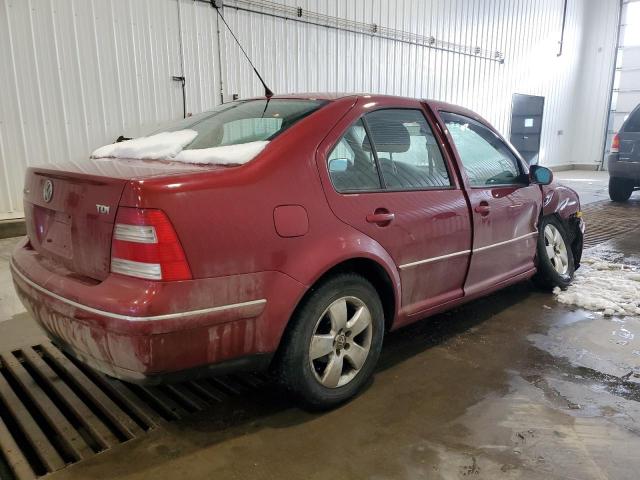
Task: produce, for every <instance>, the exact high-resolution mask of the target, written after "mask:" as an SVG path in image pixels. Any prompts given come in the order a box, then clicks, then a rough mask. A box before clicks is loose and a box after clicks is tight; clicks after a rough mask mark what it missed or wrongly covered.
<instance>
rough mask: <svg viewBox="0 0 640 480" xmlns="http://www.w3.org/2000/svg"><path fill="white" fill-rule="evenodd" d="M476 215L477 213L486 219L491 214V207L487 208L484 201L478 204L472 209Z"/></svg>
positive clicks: (486, 203)
mask: <svg viewBox="0 0 640 480" xmlns="http://www.w3.org/2000/svg"><path fill="white" fill-rule="evenodd" d="M473 210H474V211H475V212H476V213H479V214H480V215H482V216H483V217H486V216H487V215H489V213H490V212H491V207H490V206H489V202H485V201H484V200H483V201H482V202H480V203H479V204H478V206H477V207H476V208H474V209H473Z"/></svg>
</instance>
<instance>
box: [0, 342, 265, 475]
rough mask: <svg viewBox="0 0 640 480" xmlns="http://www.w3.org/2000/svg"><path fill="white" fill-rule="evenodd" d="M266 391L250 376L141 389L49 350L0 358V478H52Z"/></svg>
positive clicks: (46, 346) (0, 355)
mask: <svg viewBox="0 0 640 480" xmlns="http://www.w3.org/2000/svg"><path fill="white" fill-rule="evenodd" d="M264 383H265V380H264V379H263V378H261V377H258V376H254V375H250V374H247V375H234V376H233V377H221V378H211V379H204V380H198V381H195V382H183V383H180V384H175V385H163V386H157V387H141V386H137V385H131V384H127V383H124V382H120V381H118V380H114V379H111V378H108V377H105V376H104V375H101V374H99V373H97V372H95V371H93V370H91V369H89V368H87V367H86V366H84V365H82V364H80V363H79V362H77V361H76V360H75V359H73V358H71V357H68V356H66V355H65V354H64V353H63V352H62V351H60V350H59V349H58V348H56V346H55V345H53V344H52V343H50V342H44V343H41V344H39V345H35V346H33V347H26V348H22V349H19V350H14V351H11V352H4V353H0V478H2V479H3V480H4V479H5V477H8V478H11V477H14V478H18V479H20V480H22V479H27V478H36V477H39V476H42V475H46V474H47V473H51V472H55V471H57V470H60V469H62V468H64V467H65V466H67V465H70V464H73V463H76V462H78V461H80V460H83V459H86V458H88V457H91V456H93V455H95V454H97V453H99V452H102V451H104V450H107V449H109V448H111V447H112V446H114V445H117V444H120V443H123V442H126V441H127V440H130V439H132V438H135V437H137V436H140V435H142V434H144V433H145V432H146V431H148V430H150V429H153V428H154V427H156V426H157V425H159V424H160V423H162V422H166V421H171V420H175V419H179V418H182V417H185V416H187V415H189V414H191V413H194V412H197V411H200V410H204V409H205V408H208V407H210V406H212V405H214V404H217V403H220V402H222V401H224V400H225V399H227V398H229V397H233V396H237V395H239V394H241V393H245V392H247V391H250V390H253V389H256V388H258V387H260V386H262V385H264Z"/></svg>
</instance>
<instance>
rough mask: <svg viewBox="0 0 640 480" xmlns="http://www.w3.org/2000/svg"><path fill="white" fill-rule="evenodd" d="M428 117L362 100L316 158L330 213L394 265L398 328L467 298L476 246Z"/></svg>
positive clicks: (409, 105) (418, 110) (405, 106)
mask: <svg viewBox="0 0 640 480" xmlns="http://www.w3.org/2000/svg"><path fill="white" fill-rule="evenodd" d="M363 104H364V105H363ZM371 110H373V111H371ZM425 113H426V112H425V111H424V110H423V109H422V106H421V104H420V103H419V102H417V101H410V100H406V101H405V100H398V99H394V100H393V102H391V101H387V102H384V101H383V102H382V103H380V102H365V101H362V100H361V101H359V103H358V104H357V105H356V106H355V107H354V109H353V110H352V111H351V112H350V114H348V115H347V116H346V117H345V118H343V119H342V120H341V121H340V122H339V124H338V125H337V126H336V127H335V128H334V130H333V131H332V132H331V133H330V134H329V136H328V137H327V138H326V139H325V141H324V142H323V143H322V144H321V146H320V148H319V150H318V156H317V160H318V166H319V168H320V173H321V177H322V181H323V186H324V189H325V192H326V195H327V199H328V201H329V205H330V206H331V209H332V210H333V212H334V213H335V214H336V216H338V217H339V218H340V219H342V220H343V221H344V222H345V223H347V224H349V225H351V226H353V227H354V228H356V229H358V230H360V231H361V232H363V233H365V234H366V235H368V236H369V237H371V238H373V239H374V240H376V241H377V242H378V243H379V244H380V245H382V247H383V248H384V249H385V250H386V251H387V252H388V253H389V254H390V256H391V257H392V258H393V260H394V261H395V263H396V265H397V267H398V269H399V274H400V278H401V282H402V300H401V301H402V305H401V307H402V313H403V315H401V319H400V322H403V321H406V318H407V317H406V316H407V315H411V314H415V313H418V312H421V311H424V310H427V309H429V308H431V307H433V306H435V305H438V304H441V303H444V302H446V301H448V300H451V299H455V298H459V297H461V296H462V295H463V290H462V287H463V284H464V278H465V275H466V271H467V267H468V261H469V253H470V248H471V225H470V219H469V212H468V207H467V203H466V200H465V198H464V193H463V191H462V189H461V186H460V185H459V184H458V182H457V179H456V178H455V177H454V175H453V174H452V169H451V162H450V159H449V158H447V156H446V155H447V154H446V152H443V151H442V150H441V148H440V146H439V144H441V143H442V140H443V138H444V137H442V134H441V132H437V131H434V130H433V129H432V127H431V125H430V123H429V122H428V121H427V118H426V117H425Z"/></svg>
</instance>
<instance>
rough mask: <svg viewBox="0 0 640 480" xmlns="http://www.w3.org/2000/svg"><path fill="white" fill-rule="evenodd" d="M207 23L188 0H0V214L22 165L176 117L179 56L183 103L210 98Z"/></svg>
mask: <svg viewBox="0 0 640 480" xmlns="http://www.w3.org/2000/svg"><path fill="white" fill-rule="evenodd" d="M216 29H217V23H216V15H215V11H213V9H212V8H211V6H210V5H207V4H205V3H199V2H194V1H193V0H180V1H178V0H135V1H131V0H0V176H1V178H0V219H2V218H7V217H20V216H22V212H21V210H22V199H21V197H22V181H23V176H24V171H25V168H26V167H27V166H29V165H37V164H42V163H44V162H60V161H68V160H73V161H82V159H84V158H86V157H87V156H88V154H89V153H90V152H91V151H93V150H94V149H95V148H96V147H98V146H100V145H104V144H105V143H110V142H112V141H113V140H115V139H116V138H117V137H118V136H119V135H122V134H125V135H139V134H141V133H143V132H145V131H146V130H147V129H149V128H153V127H154V126H156V125H158V124H160V123H162V122H166V121H167V120H170V119H175V118H180V117H182V114H183V106H182V89H181V84H180V82H176V81H173V80H172V76H174V75H175V76H182V75H183V67H182V66H183V65H184V76H185V77H186V91H187V92H188V95H187V110H188V111H190V112H199V111H202V110H204V109H206V108H209V107H211V106H212V105H214V104H215V103H216V102H218V103H219V98H220V88H219V70H218V66H219V64H218V62H217V54H218V36H217V30H216ZM180 31H182V36H181V35H180ZM181 42H182V48H181V45H180V43H181Z"/></svg>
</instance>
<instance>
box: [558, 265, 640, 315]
mask: <svg viewBox="0 0 640 480" xmlns="http://www.w3.org/2000/svg"><path fill="white" fill-rule="evenodd" d="M553 293H555V294H556V298H557V300H558V301H559V302H560V303H564V304H567V305H576V306H578V307H582V308H585V309H587V310H593V311H596V312H600V313H602V314H604V315H640V269H639V268H638V267H634V266H631V265H625V264H621V263H613V262H608V261H606V260H603V259H601V258H597V257H587V258H584V259H583V260H582V267H581V268H580V270H578V271H577V272H576V276H575V279H574V280H573V283H572V284H571V286H569V288H568V289H567V290H565V291H562V290H560V289H559V288H557V287H556V289H555V290H554V292H553Z"/></svg>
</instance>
